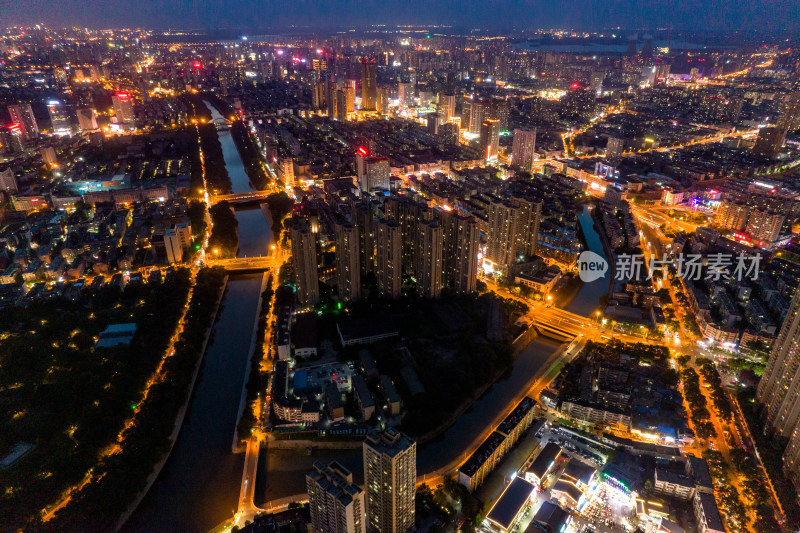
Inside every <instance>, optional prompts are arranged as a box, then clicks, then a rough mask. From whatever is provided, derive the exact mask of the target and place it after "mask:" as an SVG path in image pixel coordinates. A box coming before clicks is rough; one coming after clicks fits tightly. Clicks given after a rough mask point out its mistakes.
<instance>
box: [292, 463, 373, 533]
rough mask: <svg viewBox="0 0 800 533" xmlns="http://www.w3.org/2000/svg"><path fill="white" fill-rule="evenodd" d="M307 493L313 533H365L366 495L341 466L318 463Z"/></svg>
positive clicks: (310, 477) (311, 473)
mask: <svg viewBox="0 0 800 533" xmlns="http://www.w3.org/2000/svg"><path fill="white" fill-rule="evenodd" d="M306 491H307V492H308V510H309V514H310V515H311V531H312V533H365V531H366V529H365V524H364V521H365V514H364V491H362V490H361V489H360V488H359V487H358V485H356V484H354V483H353V474H352V473H351V472H350V471H349V470H347V469H346V468H345V467H343V466H342V465H340V464H339V463H338V462H336V461H333V462H332V463H330V464H329V465H324V464H322V463H321V462H319V461H317V462H316V463H314V470H312V471H311V472H309V473H308V474H306Z"/></svg>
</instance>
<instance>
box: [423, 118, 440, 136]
mask: <svg viewBox="0 0 800 533" xmlns="http://www.w3.org/2000/svg"><path fill="white" fill-rule="evenodd" d="M425 120H426V121H427V126H428V133H430V134H431V135H439V125H440V124H441V117H440V115H439V114H438V113H429V114H428V115H427V116H426V117H425Z"/></svg>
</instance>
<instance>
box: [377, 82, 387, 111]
mask: <svg viewBox="0 0 800 533" xmlns="http://www.w3.org/2000/svg"><path fill="white" fill-rule="evenodd" d="M376 106H377V108H378V113H380V114H381V115H388V114H389V89H388V88H386V87H378V101H377V104H376Z"/></svg>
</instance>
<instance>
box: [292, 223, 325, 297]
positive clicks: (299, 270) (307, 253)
mask: <svg viewBox="0 0 800 533" xmlns="http://www.w3.org/2000/svg"><path fill="white" fill-rule="evenodd" d="M289 238H291V240H292V262H293V263H294V272H295V276H296V277H297V301H298V302H299V303H300V306H301V307H310V306H313V305H316V304H318V303H319V276H318V275H317V242H316V236H315V235H314V234H313V233H311V230H310V229H309V228H308V224H307V223H305V222H304V221H301V220H297V221H295V222H294V224H293V225H292V228H291V230H290V231H289Z"/></svg>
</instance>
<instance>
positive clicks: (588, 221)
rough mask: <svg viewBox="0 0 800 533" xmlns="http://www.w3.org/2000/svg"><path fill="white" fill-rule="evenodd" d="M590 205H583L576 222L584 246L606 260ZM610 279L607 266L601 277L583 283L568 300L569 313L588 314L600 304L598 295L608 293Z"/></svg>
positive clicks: (609, 271) (567, 308) (609, 270)
mask: <svg viewBox="0 0 800 533" xmlns="http://www.w3.org/2000/svg"><path fill="white" fill-rule="evenodd" d="M591 209H592V206H588V205H587V206H584V208H583V211H582V212H581V213H579V214H578V223H579V224H580V225H581V229H582V230H583V235H584V237H585V239H586V246H587V247H588V249H589V250H591V251H592V252H594V253H596V254H597V255H599V256H601V257H602V258H603V259H605V260H606V261H608V257H606V252H605V250H604V249H603V243H602V241H601V240H600V235H599V234H598V233H597V230H596V229H595V227H594V219H593V218H592V211H591ZM610 280H611V269H610V268H609V269H608V270H607V271H606V273H605V274H604V275H603V277H602V278H600V279H598V280H596V281H592V282H589V283H584V284H583V286H582V287H581V288H580V290H579V291H578V295H577V296H575V298H574V299H573V300H572V302H570V304H569V305H568V306H567V307H566V308H565V309H566V310H567V311H569V312H571V313H575V314H576V315H581V316H586V317H588V316H590V315H591V314H592V313H593V312H594V311H595V309H597V307H598V306H599V305H600V297H601V296H603V295H605V294H608V284H609V281H610Z"/></svg>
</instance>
